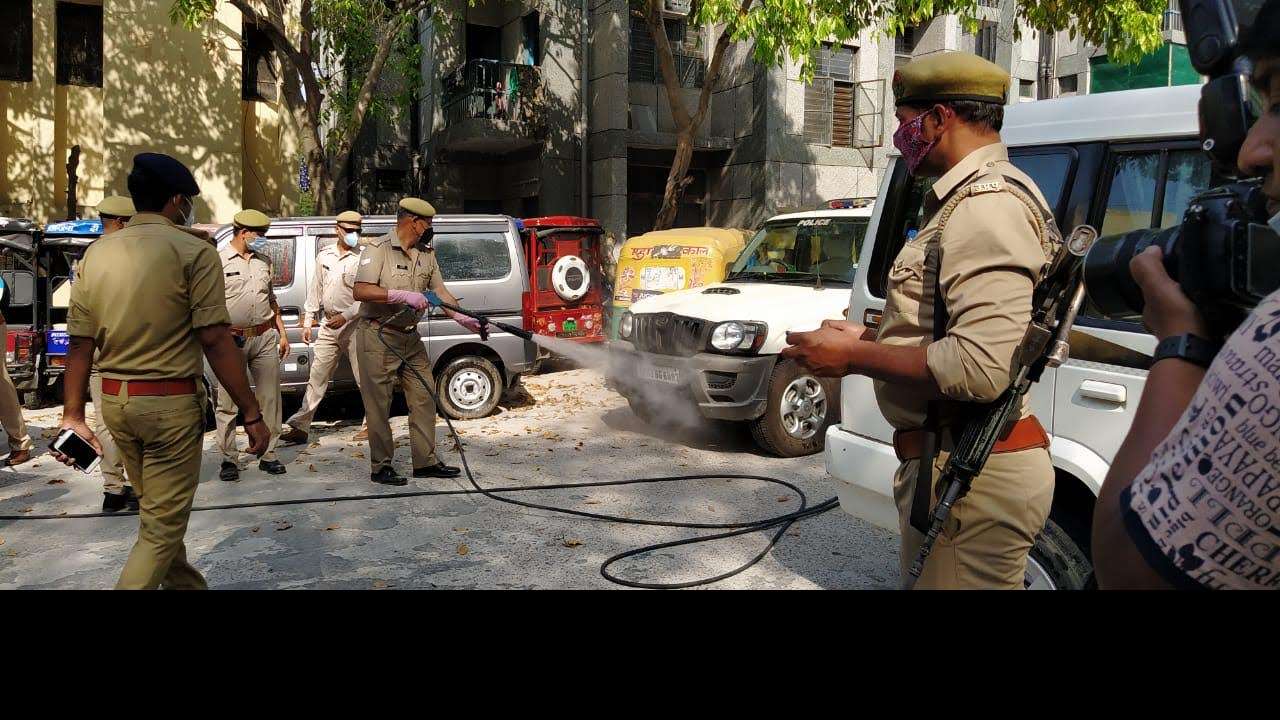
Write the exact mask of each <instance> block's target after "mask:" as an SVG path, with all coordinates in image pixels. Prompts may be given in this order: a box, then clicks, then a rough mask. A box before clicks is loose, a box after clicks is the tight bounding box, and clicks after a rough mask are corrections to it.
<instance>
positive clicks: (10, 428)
mask: <svg viewBox="0 0 1280 720" xmlns="http://www.w3.org/2000/svg"><path fill="white" fill-rule="evenodd" d="M3 291H4V292H6V293H7V292H9V288H7V287H5V288H3ZM8 337H9V328H8V323H6V322H5V319H4V314H3V313H0V339H5V338H8ZM7 360H8V358H6V357H5V356H3V355H0V426H3V427H4V433H5V435H7V436H8V438H9V457H7V458H5V461H4V464H5V465H7V466H9V467H12V466H14V465H21V464H22V463H24V462H26V461H28V460H30V459H31V448H32V443H31V433H29V432H27V423H26V421H25V420H23V418H22V403H21V402H19V401H18V388H16V387H14V384H13V379H12V378H10V377H9V367H8V364H7Z"/></svg>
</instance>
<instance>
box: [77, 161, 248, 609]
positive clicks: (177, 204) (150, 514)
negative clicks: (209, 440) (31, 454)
mask: <svg viewBox="0 0 1280 720" xmlns="http://www.w3.org/2000/svg"><path fill="white" fill-rule="evenodd" d="M128 183H129V194H130V195H132V196H133V201H134V204H135V205H137V207H138V209H139V210H140V212H139V213H138V214H137V215H135V216H134V218H133V220H131V221H130V222H129V225H128V226H127V227H126V228H125V229H124V230H121V231H119V232H116V233H112V234H111V235H108V236H105V237H102V238H100V239H99V240H97V241H96V242H94V243H93V245H91V246H89V249H88V250H87V251H86V252H85V256H84V259H83V260H81V262H80V275H79V278H78V279H77V281H76V283H75V285H74V287H72V290H71V305H70V308H69V312H68V320H67V331H68V333H69V334H70V335H71V341H70V347H69V349H68V353H67V371H66V375H65V377H64V383H65V392H66V402H65V404H64V406H63V412H62V427H63V428H70V429H72V430H74V431H75V432H76V433H77V434H79V435H80V436H81V437H83V438H85V439H86V440H88V441H89V443H90V444H92V445H93V446H94V447H95V448H97V449H98V450H99V452H101V443H100V442H99V441H98V439H97V438H96V437H95V436H94V434H93V432H92V431H91V430H90V429H89V428H88V426H87V425H85V420H84V405H85V389H86V387H87V386H88V383H89V367H90V365H92V364H93V356H94V352H95V351H98V352H99V353H100V354H99V356H98V366H99V369H100V370H101V373H102V394H103V404H102V409H101V412H102V416H103V419H104V420H105V421H106V425H107V428H108V429H109V431H110V433H111V435H112V437H113V438H114V439H115V442H116V445H117V446H118V448H119V452H120V455H121V456H122V457H123V458H124V464H125V468H126V470H127V472H128V473H129V478H130V480H132V482H133V486H134V488H135V489H136V491H137V494H138V502H139V506H140V507H139V515H138V518H139V525H138V540H137V542H135V543H134V546H133V550H132V551H131V552H130V553H129V559H128V560H127V561H126V562H125V566H124V570H123V572H122V573H121V574H120V580H119V582H118V583H117V584H116V587H117V588H121V589H154V588H157V587H166V588H190V589H197V588H204V587H206V585H205V581H204V577H202V576H201V575H200V572H199V571H198V570H196V569H195V568H194V567H192V566H191V564H190V563H189V562H187V553H186V547H185V545H184V544H183V538H184V536H185V535H186V532H187V521H188V518H189V517H190V514H191V503H192V501H193V500H194V499H195V494H196V487H197V485H198V484H199V482H200V451H201V446H202V445H203V439H204V408H205V397H204V389H203V385H202V383H201V382H200V377H201V375H202V373H203V367H202V363H201V355H202V353H203V356H204V357H205V358H206V359H208V361H209V366H210V367H211V368H212V369H213V372H214V374H215V375H216V376H217V378H218V382H219V384H220V385H221V386H222V387H224V388H226V390H227V393H228V395H229V396H230V398H231V399H232V400H234V402H235V403H236V405H237V406H239V407H240V409H241V410H242V411H243V412H244V416H245V429H246V431H247V432H248V434H249V451H250V452H252V453H255V454H260V453H262V452H263V451H265V450H266V447H267V441H268V440H269V437H270V433H268V432H267V429H266V426H265V425H264V424H263V421H262V413H261V412H260V411H259V409H258V403H257V400H255V399H254V397H253V394H252V393H251V392H250V391H249V381H248V379H247V378H246V377H245V373H244V364H243V361H242V359H241V356H240V353H239V352H238V351H237V350H236V347H235V344H234V342H233V341H232V337H231V333H230V332H229V331H228V327H227V326H228V321H229V317H228V315H227V307H226V304H225V297H224V295H223V288H222V268H221V264H220V263H219V261H218V253H217V251H216V250H214V248H213V247H211V246H210V245H209V244H208V243H205V242H202V241H200V240H198V239H196V238H195V237H193V236H191V235H190V234H188V233H185V232H182V231H180V230H178V229H177V227H176V226H175V223H176V222H182V223H184V224H186V223H190V222H191V217H192V198H193V197H194V196H196V195H198V194H199V193H200V189H199V187H198V186H197V185H196V182H195V178H194V177H192V175H191V172H190V171H189V170H187V168H186V167H184V166H183V165H182V164H181V163H179V162H178V161H177V160H174V159H173V158H171V157H169V156H167V155H158V154H154V153H143V154H141V155H138V156H136V157H135V158H134V164H133V170H132V171H131V172H130V173H129V180H128ZM144 279H145V282H143V280H144ZM55 457H56V458H57V459H58V460H59V461H61V462H64V463H66V464H68V465H70V464H72V460H71V459H70V458H68V457H66V456H65V455H61V454H55Z"/></svg>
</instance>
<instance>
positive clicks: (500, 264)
mask: <svg viewBox="0 0 1280 720" xmlns="http://www.w3.org/2000/svg"><path fill="white" fill-rule="evenodd" d="M432 242H433V244H434V245H435V248H436V259H437V260H438V261H439V263H440V271H441V273H442V274H443V275H444V278H445V279H446V280H448V281H450V282H457V281H460V280H500V279H502V278H504V277H506V276H507V275H508V274H509V273H510V272H511V251H510V249H509V248H508V246H507V236H506V233H501V232H458V233H453V232H451V233H437V234H436V236H435V240H433V241H432Z"/></svg>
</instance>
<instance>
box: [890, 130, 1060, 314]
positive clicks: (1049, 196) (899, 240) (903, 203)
mask: <svg viewBox="0 0 1280 720" xmlns="http://www.w3.org/2000/svg"><path fill="white" fill-rule="evenodd" d="M1009 161H1010V162H1012V163H1013V164H1014V166H1015V167H1017V168H1018V169H1019V170H1021V171H1022V172H1024V173H1026V174H1027V175H1028V176H1029V177H1030V178H1031V179H1032V180H1034V181H1035V183H1036V186H1037V187H1038V188H1040V192H1041V193H1042V194H1043V195H1044V198H1045V201H1046V202H1047V203H1049V207H1050V208H1051V209H1052V210H1053V212H1054V215H1055V216H1060V215H1061V214H1062V201H1063V195H1064V193H1065V191H1066V187H1067V182H1068V180H1069V179H1070V178H1071V174H1072V172H1073V170H1074V169H1075V163H1076V151H1075V149H1073V148H1070V147H1048V148H1010V149H1009ZM932 187H933V180H932V179H915V178H910V177H908V176H907V174H906V167H905V166H904V165H903V164H902V163H901V162H897V163H894V176H893V180H892V185H891V187H890V188H889V197H890V202H889V204H888V207H886V208H885V211H884V212H883V213H882V216H881V226H880V229H879V231H878V236H877V238H876V247H875V251H874V253H873V254H872V257H871V267H870V268H869V269H868V270H869V271H868V274H867V289H868V290H869V291H870V292H871V294H872V295H874V296H875V297H878V298H883V297H884V296H885V279H886V277H887V276H888V273H889V266H890V265H892V264H893V259H894V258H895V257H897V255H898V251H899V250H901V249H902V244H903V243H904V242H905V241H906V238H907V234H908V233H909V232H913V231H915V230H918V229H919V228H920V226H921V225H923V224H924V221H925V218H924V199H925V197H926V196H927V193H928V192H929V190H930V188H932ZM895 198H896V199H897V202H896V203H895V202H893V200H894V199H895Z"/></svg>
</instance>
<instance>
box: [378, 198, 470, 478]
mask: <svg viewBox="0 0 1280 720" xmlns="http://www.w3.org/2000/svg"><path fill="white" fill-rule="evenodd" d="M435 214H436V211H435V208H433V207H431V204H430V203H428V202H427V201H426V200H421V199H419V198H404V199H403V200H401V201H400V210H399V212H398V213H397V215H396V226H395V228H393V229H392V230H391V231H390V232H388V233H387V234H386V235H383V236H382V237H378V238H374V239H372V240H370V241H369V243H368V244H367V245H365V248H364V251H363V252H362V253H361V254H360V263H359V266H358V268H357V270H356V283H355V291H354V296H355V299H356V300H357V301H359V302H360V321H359V322H360V324H359V327H358V328H357V329H356V351H357V352H358V353H359V355H360V397H361V398H362V399H363V400H364V416H365V422H366V423H368V426H369V460H370V466H371V469H372V472H371V474H370V479H372V480H373V482H376V483H382V484H384V485H404V484H406V483H407V482H408V480H406V479H405V478H403V477H401V476H400V475H398V474H397V473H396V471H395V468H394V467H393V466H392V459H393V458H394V455H395V443H394V442H393V440H392V437H391V424H390V419H389V413H390V410H391V390H392V385H393V384H394V382H395V380H396V378H397V377H399V378H400V387H401V388H402V389H403V390H404V395H405V400H406V401H407V402H408V404H409V443H410V447H411V450H412V455H413V476H414V477H416V478H425V477H441V478H451V477H457V476H458V475H459V474H460V473H461V471H460V470H459V469H458V468H456V467H452V466H449V465H445V464H444V463H443V462H440V459H439V458H438V457H437V455H436V404H435V399H434V398H433V396H432V393H434V392H435V379H434V378H433V377H432V373H431V361H430V359H429V358H428V357H427V350H426V348H425V347H423V344H422V337H421V336H419V335H418V321H419V319H420V318H421V317H422V314H423V311H424V310H426V309H427V299H426V298H425V297H424V296H423V293H424V292H426V291H428V290H431V291H433V292H435V293H436V295H438V296H439V297H440V299H441V300H443V301H444V302H447V303H450V304H456V303H457V300H456V299H455V298H454V297H453V295H452V294H451V293H450V292H449V291H448V290H447V289H445V286H444V279H443V278H442V277H441V276H440V265H439V263H438V262H437V261H436V254H435V250H434V249H433V248H432V245H431V218H432V217H433V216H434V215H435ZM445 312H446V314H448V315H449V316H450V317H452V318H453V319H454V320H455V321H457V322H458V324H459V325H462V326H463V327H465V328H467V329H469V330H471V331H472V332H475V333H481V334H482V336H483V333H482V328H481V327H480V324H479V323H478V322H477V321H475V320H473V319H472V318H469V317H466V316H464V315H458V314H456V313H454V312H453V311H451V310H445ZM384 341H385V344H384ZM415 371H416V372H415ZM423 382H426V383H429V384H430V386H431V393H428V392H427V390H426V388H424V387H423V386H422V383H423Z"/></svg>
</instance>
